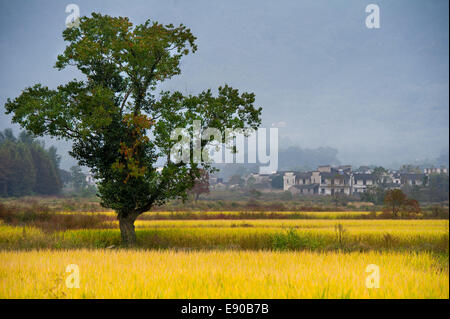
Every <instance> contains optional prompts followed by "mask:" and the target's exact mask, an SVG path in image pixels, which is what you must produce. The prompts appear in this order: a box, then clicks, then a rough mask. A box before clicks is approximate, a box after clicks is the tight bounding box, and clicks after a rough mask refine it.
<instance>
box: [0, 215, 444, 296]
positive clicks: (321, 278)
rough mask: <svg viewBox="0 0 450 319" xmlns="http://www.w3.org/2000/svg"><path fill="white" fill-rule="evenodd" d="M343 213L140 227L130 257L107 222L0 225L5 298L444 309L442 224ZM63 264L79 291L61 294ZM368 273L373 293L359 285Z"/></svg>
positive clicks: (143, 222) (0, 279)
mask: <svg viewBox="0 0 450 319" xmlns="http://www.w3.org/2000/svg"><path fill="white" fill-rule="evenodd" d="M163 213H165V214H167V216H168V217H169V218H170V217H171V216H172V215H171V214H172V213H169V212H167V213H166V212H163ZM202 213H206V212H199V213H198V214H202ZM212 213H214V212H212ZM283 213H286V214H289V213H290V212H283ZM346 213H347V212H344V213H342V212H328V213H322V212H311V213H308V214H311V216H310V217H311V218H308V219H253V218H250V219H232V218H231V219H229V218H226V219H177V220H167V219H159V220H150V219H145V218H144V219H140V220H138V221H136V232H137V237H138V246H137V247H136V249H124V248H120V232H119V230H118V225H117V222H116V221H115V220H114V219H107V220H106V221H105V228H97V229H89V228H87V229H67V230H64V231H53V232H49V231H44V230H43V229H40V228H37V227H34V226H33V227H31V226H29V225H28V226H27V225H22V226H12V225H10V224H5V223H3V222H1V221H0V298H183V299H184V298H449V259H448V258H449V257H448V256H449V255H448V252H449V221H448V220H381V219H372V220H369V219H348V218H347V217H348V215H343V214H346ZM349 213H350V214H354V213H355V214H360V212H359V213H358V212H349ZM64 214H66V213H64ZM85 214H88V213H85ZM94 214H105V213H94ZM106 214H111V213H106ZM228 214H234V212H228ZM315 214H328V215H329V218H323V216H326V215H320V216H321V217H320V218H317V219H315V218H314V216H315ZM339 216H346V217H345V219H339ZM355 216H356V215H355ZM102 227H103V226H102ZM70 264H75V265H77V266H78V269H79V275H80V277H79V278H80V286H79V288H68V287H67V286H66V279H67V276H69V275H70V273H66V267H67V265H70ZM368 265H376V266H377V267H378V269H379V288H368V287H367V286H366V279H367V276H369V275H370V273H367V272H366V268H367V266H368Z"/></svg>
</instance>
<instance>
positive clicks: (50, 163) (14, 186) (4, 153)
mask: <svg viewBox="0 0 450 319" xmlns="http://www.w3.org/2000/svg"><path fill="white" fill-rule="evenodd" d="M58 165H59V159H58V156H57V155H56V148H54V147H53V148H50V149H49V150H46V149H45V148H44V146H43V144H41V143H39V142H37V141H36V140H35V139H34V138H33V137H31V136H30V135H28V134H26V133H25V132H22V133H21V134H20V136H19V139H16V138H15V137H14V135H13V134H12V131H11V130H5V131H4V132H3V133H1V132H0V196H2V197H10V196H25V195H30V194H38V195H55V194H58V193H59V192H60V190H61V188H62V183H61V180H60V176H59V169H58Z"/></svg>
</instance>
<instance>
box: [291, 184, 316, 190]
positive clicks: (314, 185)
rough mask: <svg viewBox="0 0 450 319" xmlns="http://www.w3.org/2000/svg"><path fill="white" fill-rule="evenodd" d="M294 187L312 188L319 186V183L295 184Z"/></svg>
mask: <svg viewBox="0 0 450 319" xmlns="http://www.w3.org/2000/svg"><path fill="white" fill-rule="evenodd" d="M292 187H295V188H297V189H311V188H316V187H319V184H306V185H294V186H292Z"/></svg>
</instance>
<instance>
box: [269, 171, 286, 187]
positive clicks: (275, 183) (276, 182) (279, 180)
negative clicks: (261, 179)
mask: <svg viewBox="0 0 450 319" xmlns="http://www.w3.org/2000/svg"><path fill="white" fill-rule="evenodd" d="M270 185H271V186H272V188H274V189H283V187H284V180H283V175H282V174H278V175H275V176H274V177H273V178H272V180H271V181H270Z"/></svg>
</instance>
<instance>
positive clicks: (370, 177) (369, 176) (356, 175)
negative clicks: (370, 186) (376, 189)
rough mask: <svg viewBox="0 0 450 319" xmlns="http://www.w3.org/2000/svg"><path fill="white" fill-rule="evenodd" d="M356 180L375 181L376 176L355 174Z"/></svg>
mask: <svg viewBox="0 0 450 319" xmlns="http://www.w3.org/2000/svg"><path fill="white" fill-rule="evenodd" d="M353 178H354V179H355V180H358V181H359V180H374V179H375V176H374V175H373V174H355V175H353Z"/></svg>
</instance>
